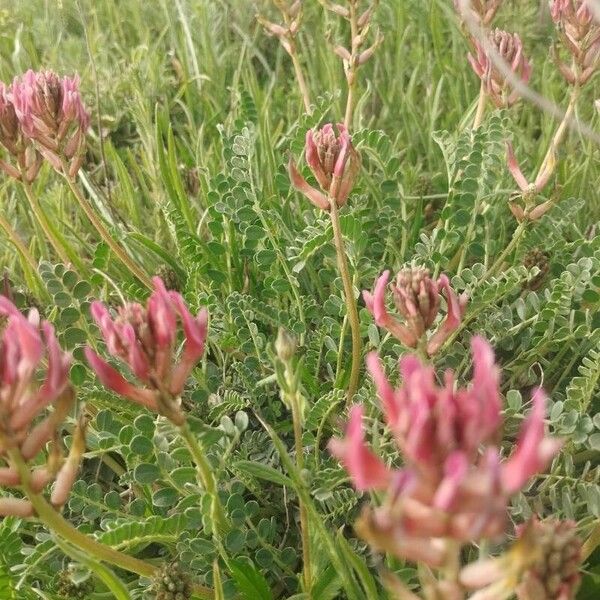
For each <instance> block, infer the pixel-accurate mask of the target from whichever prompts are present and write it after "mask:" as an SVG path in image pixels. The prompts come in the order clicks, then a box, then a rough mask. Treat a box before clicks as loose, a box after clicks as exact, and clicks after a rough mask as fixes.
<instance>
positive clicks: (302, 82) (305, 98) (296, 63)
mask: <svg viewBox="0 0 600 600" xmlns="http://www.w3.org/2000/svg"><path fill="white" fill-rule="evenodd" d="M292 49H293V51H292V52H290V53H289V54H290V58H291V59H292V65H293V67H294V73H295V74H296V81H297V83H298V88H299V89H300V94H301V96H302V102H303V103H304V110H305V111H306V113H307V114H309V115H310V114H311V113H312V110H311V106H310V93H309V91H308V86H307V85H306V79H305V78H304V73H303V72H302V65H301V64H300V59H299V58H298V53H297V52H296V46H295V44H294V46H292Z"/></svg>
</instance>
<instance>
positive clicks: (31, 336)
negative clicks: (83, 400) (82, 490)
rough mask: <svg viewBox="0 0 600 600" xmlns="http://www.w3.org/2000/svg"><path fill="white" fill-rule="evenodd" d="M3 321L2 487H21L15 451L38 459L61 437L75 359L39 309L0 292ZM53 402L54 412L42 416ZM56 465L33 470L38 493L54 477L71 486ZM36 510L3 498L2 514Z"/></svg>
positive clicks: (0, 345)
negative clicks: (25, 309) (27, 308)
mask: <svg viewBox="0 0 600 600" xmlns="http://www.w3.org/2000/svg"><path fill="white" fill-rule="evenodd" d="M0 319H1V320H2V323H1V324H0V328H1V329H2V334H1V337H0V459H2V460H3V461H4V462H5V463H6V464H7V466H4V467H0V485H3V486H9V487H17V486H19V485H21V484H22V483H23V482H22V481H21V477H20V474H19V472H18V469H17V467H16V465H14V464H12V459H11V453H12V452H18V453H19V454H20V456H21V458H22V459H23V460H24V461H25V462H29V461H30V460H32V459H34V458H35V457H36V456H37V455H38V453H39V452H40V451H41V450H42V448H44V446H45V445H46V444H47V443H48V442H49V441H51V440H53V439H54V438H55V437H56V436H57V435H58V430H59V428H60V426H61V424H62V422H63V420H64V418H65V417H66V415H67V414H68V412H69V410H70V409H71V407H72V406H73V404H74V401H75V395H74V393H73V390H72V388H71V385H70V382H69V368H70V365H71V357H70V355H68V354H66V353H64V352H62V350H61V349H60V347H59V345H58V341H57V339H56V336H55V333H54V329H53V327H52V325H51V324H50V323H48V322H47V321H42V322H41V323H40V319H39V315H38V313H37V311H36V310H32V311H31V312H30V313H29V316H28V317H25V316H23V315H22V314H21V313H20V312H19V311H18V310H17V308H16V307H15V306H14V304H12V302H11V301H10V300H9V299H8V298H6V297H5V296H0ZM50 406H52V408H53V410H52V411H51V412H49V413H48V414H47V415H46V416H44V417H43V418H41V419H39V417H40V416H41V415H42V414H43V413H44V411H45V410H46V409H47V408H48V407H50ZM53 463H54V464H50V463H49V464H47V465H45V466H43V467H37V468H35V469H34V470H33V472H32V473H31V477H30V481H29V485H30V486H31V487H32V488H33V489H34V491H37V492H39V491H41V490H42V489H43V488H44V487H45V486H46V485H47V484H48V483H50V482H51V481H53V480H54V479H55V478H56V479H57V481H58V480H59V479H60V480H61V481H63V483H62V484H61V485H62V487H63V489H64V488H66V489H70V486H71V485H72V483H73V480H74V479H71V478H69V481H68V482H65V481H64V477H65V474H64V473H65V472H63V471H62V470H60V462H57V460H54V461H53ZM64 500H65V497H64V496H63V495H62V493H61V494H60V497H59V495H53V497H52V502H53V503H54V504H57V505H58V504H62V503H63V502H64ZM31 512H32V508H31V505H30V504H29V503H28V502H27V501H25V500H20V499H17V498H10V497H7V498H2V499H0V515H7V514H16V515H19V516H25V515H28V514H30V513H31Z"/></svg>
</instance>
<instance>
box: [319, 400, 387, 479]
mask: <svg viewBox="0 0 600 600" xmlns="http://www.w3.org/2000/svg"><path fill="white" fill-rule="evenodd" d="M362 417H363V410H362V406H359V405H354V406H353V407H352V408H351V409H350V418H349V420H348V424H347V426H346V436H345V437H344V438H343V439H339V438H333V439H332V440H330V442H329V451H330V452H331V453H332V454H333V455H334V456H335V457H336V458H337V459H338V460H339V461H340V462H341V463H342V464H343V465H344V467H345V469H346V470H347V471H348V474H349V475H350V478H351V479H352V482H353V483H354V486H355V487H356V489H357V490H361V491H366V490H375V489H385V488H386V487H387V485H388V483H389V482H390V477H391V471H390V470H389V469H388V468H387V467H386V466H385V464H384V463H383V461H382V460H381V459H380V458H379V457H378V456H376V455H375V454H374V453H373V452H372V451H371V450H369V448H368V447H367V446H366V444H365V440H364V432H363V428H362Z"/></svg>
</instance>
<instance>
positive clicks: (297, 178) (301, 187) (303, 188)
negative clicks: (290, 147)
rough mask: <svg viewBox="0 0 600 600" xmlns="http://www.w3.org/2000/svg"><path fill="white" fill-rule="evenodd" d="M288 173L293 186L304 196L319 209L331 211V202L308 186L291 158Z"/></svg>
mask: <svg viewBox="0 0 600 600" xmlns="http://www.w3.org/2000/svg"><path fill="white" fill-rule="evenodd" d="M288 171H289V175H290V181H291V182H292V185H293V186H294V187H295V188H296V189H297V190H298V191H299V192H301V193H302V194H304V195H305V196H306V197H307V198H308V199H309V200H310V201H311V202H312V203H313V204H314V205H315V206H316V207H317V208H320V209H321V210H327V211H328V210H329V208H330V207H329V200H328V198H327V196H325V194H323V193H322V192H320V191H319V190H317V189H316V188H314V187H312V186H311V185H309V184H308V182H307V181H306V179H304V177H302V175H300V173H299V171H298V169H297V168H296V165H295V164H294V162H293V160H292V159H291V158H290V162H289V164H288Z"/></svg>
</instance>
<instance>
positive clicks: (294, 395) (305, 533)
mask: <svg viewBox="0 0 600 600" xmlns="http://www.w3.org/2000/svg"><path fill="white" fill-rule="evenodd" d="M285 370H286V379H287V380H288V382H289V383H290V384H291V385H293V384H292V382H293V380H294V376H293V374H292V373H290V371H289V368H288V365H286V369H285ZM288 399H289V403H290V406H291V409H292V423H293V427H294V446H295V450H296V466H297V467H298V471H299V472H300V473H301V472H302V469H304V447H303V445H302V414H301V409H300V398H299V397H298V391H297V390H296V389H293V390H292V391H290V392H289V394H288ZM298 504H299V508H300V533H301V537H302V562H303V565H304V569H303V576H304V589H305V591H306V593H307V594H309V597H310V589H311V585H312V570H311V564H310V531H309V528H308V512H307V510H306V506H305V504H304V501H303V500H302V498H299V499H298Z"/></svg>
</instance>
